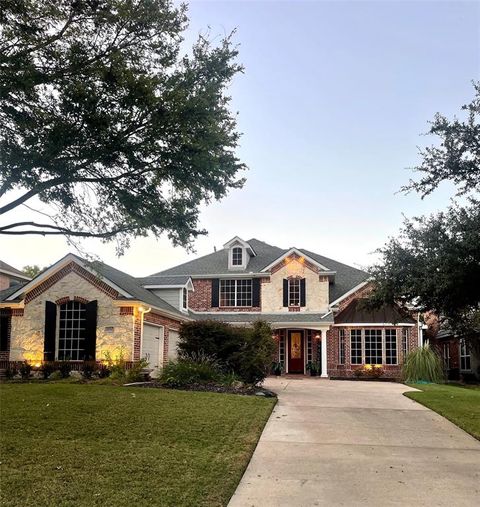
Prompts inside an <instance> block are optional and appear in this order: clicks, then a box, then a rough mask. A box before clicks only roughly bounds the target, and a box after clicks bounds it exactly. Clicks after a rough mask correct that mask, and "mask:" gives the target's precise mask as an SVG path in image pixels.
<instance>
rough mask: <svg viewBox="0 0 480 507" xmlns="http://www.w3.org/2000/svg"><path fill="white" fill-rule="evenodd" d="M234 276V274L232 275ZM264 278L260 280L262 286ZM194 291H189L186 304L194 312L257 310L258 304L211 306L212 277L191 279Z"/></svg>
mask: <svg viewBox="0 0 480 507" xmlns="http://www.w3.org/2000/svg"><path fill="white" fill-rule="evenodd" d="M232 278H235V275H234V274H233V275H232ZM263 283H264V279H261V280H260V287H262V285H263ZM193 288H194V291H193V292H190V293H189V296H188V306H189V308H190V309H191V310H194V311H196V312H259V311H261V307H260V306H249V307H242V306H238V307H237V306H219V307H213V306H212V279H210V278H208V279H195V280H193ZM261 294H262V289H260V305H261V304H262V303H261V301H262V295H261Z"/></svg>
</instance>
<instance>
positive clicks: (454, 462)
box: [229, 378, 480, 507]
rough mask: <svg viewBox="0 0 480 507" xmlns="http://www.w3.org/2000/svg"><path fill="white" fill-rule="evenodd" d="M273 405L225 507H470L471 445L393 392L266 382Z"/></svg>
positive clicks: (478, 476) (384, 386)
mask: <svg viewBox="0 0 480 507" xmlns="http://www.w3.org/2000/svg"><path fill="white" fill-rule="evenodd" d="M266 387H268V388H269V389H272V390H274V391H275V392H277V393H278V404H277V406H276V407H275V409H274V411H273V413H272V416H271V417H270V419H269V421H268V423H267V425H266V427H265V429H264V431H263V433H262V436H261V438H260V441H259V443H258V446H257V448H256V450H255V453H254V454H253V457H252V460H251V462H250V464H249V466H248V468H247V470H246V472H245V475H244V476H243V478H242V480H241V482H240V484H239V486H238V489H237V491H236V493H235V495H234V496H233V497H232V499H231V501H230V503H229V506H230V507H249V506H255V507H269V506H294V507H300V506H312V505H320V506H324V505H325V506H326V505H328V506H335V505H347V506H361V505H368V506H385V505H405V506H420V505H428V506H443V505H444V506H449V507H452V506H454V507H460V506H469V507H471V506H475V507H476V506H478V505H480V442H479V441H477V440H475V439H474V438H473V437H471V436H470V435H468V434H467V433H465V432H464V431H462V430H460V429H459V428H457V427H456V426H455V425H453V424H452V423H450V422H449V421H447V420H446V419H444V418H443V417H441V416H439V415H438V414H436V413H435V412H432V411H431V410H429V409H427V408H425V407H423V406H422V405H419V404H418V403H415V402H414V401H412V400H409V399H408V398H406V397H405V396H403V395H402V393H404V392H405V391H408V390H411V389H410V388H408V387H406V386H404V385H402V384H394V383H379V382H356V381H354V382H351V381H333V380H327V379H315V378H313V379H309V378H303V379H286V378H280V379H275V378H272V379H268V380H267V382H266Z"/></svg>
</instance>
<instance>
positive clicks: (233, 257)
mask: <svg viewBox="0 0 480 507" xmlns="http://www.w3.org/2000/svg"><path fill="white" fill-rule="evenodd" d="M238 251H240V262H235V255H238V253H239V252H238ZM237 260H238V259H237ZM232 266H235V267H239V266H243V248H242V247H241V246H234V247H233V248H232Z"/></svg>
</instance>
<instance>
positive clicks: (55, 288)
mask: <svg viewBox="0 0 480 507" xmlns="http://www.w3.org/2000/svg"><path fill="white" fill-rule="evenodd" d="M65 272H66V274H64V276H62V277H60V278H59V279H55V283H53V284H50V283H49V284H47V285H46V287H44V288H43V289H45V290H43V291H39V290H38V289H33V291H35V293H34V294H33V295H32V294H30V293H29V294H27V295H26V298H25V301H26V304H25V307H24V308H23V309H17V310H13V312H12V331H11V343H10V358H9V359H10V360H11V361H21V360H24V359H27V360H30V361H41V360H43V346H44V328H45V302H46V301H53V302H56V301H59V302H61V301H62V300H64V301H65V300H68V299H75V298H77V299H80V300H83V301H92V300H97V301H98V316H97V350H96V358H97V359H102V358H103V354H104V353H105V352H110V353H111V354H112V356H115V355H118V353H119V352H120V350H123V352H124V354H125V359H126V360H131V359H132V355H133V354H132V353H133V330H134V316H133V315H131V314H121V313H122V312H121V311H120V308H119V307H118V306H116V305H115V303H114V301H115V300H114V299H113V298H112V297H111V296H110V295H107V294H106V291H105V290H104V289H103V287H102V289H103V290H102V289H100V288H98V287H97V286H96V285H94V284H93V283H92V282H91V281H89V280H87V279H86V277H84V276H81V275H80V274H79V273H77V272H76V270H72V269H70V270H69V271H65ZM53 276H55V275H53ZM101 283H102V284H103V282H101ZM33 291H32V292H33ZM39 292H40V293H39ZM37 294H38V295H37ZM112 327H113V333H110V332H107V330H106V328H112Z"/></svg>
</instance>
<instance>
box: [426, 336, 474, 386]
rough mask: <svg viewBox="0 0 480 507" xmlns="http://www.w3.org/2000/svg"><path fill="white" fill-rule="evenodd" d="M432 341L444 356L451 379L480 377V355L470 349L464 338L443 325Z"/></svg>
mask: <svg viewBox="0 0 480 507" xmlns="http://www.w3.org/2000/svg"><path fill="white" fill-rule="evenodd" d="M432 341H433V344H434V345H435V346H436V347H437V350H438V351H439V353H440V354H441V356H442V358H443V363H444V365H445V370H446V372H447V376H448V379H449V380H459V379H462V378H463V379H468V378H473V377H476V378H477V379H480V357H478V356H477V355H475V354H474V352H473V351H472V350H470V349H469V347H468V344H467V342H466V341H465V340H464V339H463V338H461V337H459V336H456V335H455V334H454V333H453V332H452V331H451V330H450V329H448V328H445V327H441V328H440V329H439V330H438V332H437V333H436V335H435V337H434V338H433V339H432Z"/></svg>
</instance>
